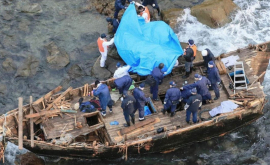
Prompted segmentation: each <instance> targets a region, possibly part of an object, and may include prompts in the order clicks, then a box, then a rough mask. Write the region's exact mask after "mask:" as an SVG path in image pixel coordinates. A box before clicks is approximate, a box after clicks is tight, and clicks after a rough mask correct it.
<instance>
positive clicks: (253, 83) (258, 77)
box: [248, 71, 266, 90]
mask: <svg viewBox="0 0 270 165" xmlns="http://www.w3.org/2000/svg"><path fill="white" fill-rule="evenodd" d="M265 73H266V71H264V72H263V73H262V74H261V75H260V76H259V77H258V78H256V80H255V81H253V83H252V84H251V85H250V86H249V87H248V90H249V89H250V88H251V87H252V86H253V85H254V84H255V83H256V82H257V81H258V80H259V79H260V78H262V77H263V76H264V75H265Z"/></svg>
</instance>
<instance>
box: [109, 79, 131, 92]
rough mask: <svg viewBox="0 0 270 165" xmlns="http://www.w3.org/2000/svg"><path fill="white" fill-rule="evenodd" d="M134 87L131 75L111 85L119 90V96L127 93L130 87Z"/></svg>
mask: <svg viewBox="0 0 270 165" xmlns="http://www.w3.org/2000/svg"><path fill="white" fill-rule="evenodd" d="M131 85H132V78H131V77H130V76H129V75H125V76H123V77H121V78H118V79H115V80H114V83H113V84H112V85H111V88H112V89H113V88H115V87H116V88H117V89H118V90H119V94H124V93H127V92H128V90H129V87H130V86H131Z"/></svg>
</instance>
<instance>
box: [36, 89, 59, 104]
mask: <svg viewBox="0 0 270 165" xmlns="http://www.w3.org/2000/svg"><path fill="white" fill-rule="evenodd" d="M61 90H62V86H58V87H56V88H55V89H53V90H51V91H50V92H49V93H47V94H46V95H44V96H43V97H41V98H39V99H38V100H36V101H35V102H34V103H33V105H37V104H39V103H41V102H42V101H44V100H48V99H49V98H50V97H51V96H52V95H54V94H55V93H57V92H59V91H61Z"/></svg>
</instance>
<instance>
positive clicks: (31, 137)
mask: <svg viewBox="0 0 270 165" xmlns="http://www.w3.org/2000/svg"><path fill="white" fill-rule="evenodd" d="M32 103H33V97H32V96H30V114H33V105H32ZM30 139H31V147H32V148H33V147H34V123H33V118H31V119H30Z"/></svg>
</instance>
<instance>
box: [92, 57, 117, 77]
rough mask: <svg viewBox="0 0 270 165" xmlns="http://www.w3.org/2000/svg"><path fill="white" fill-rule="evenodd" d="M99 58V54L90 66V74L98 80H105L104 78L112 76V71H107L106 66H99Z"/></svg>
mask: <svg viewBox="0 0 270 165" xmlns="http://www.w3.org/2000/svg"><path fill="white" fill-rule="evenodd" d="M100 58H101V56H99V58H98V59H97V60H96V62H95V64H94V66H93V68H92V76H94V77H95V78H97V79H100V80H105V79H108V78H110V77H111V76H112V73H111V72H110V71H108V70H107V69H106V68H101V67H100ZM107 60H108V59H107ZM107 60H106V61H107Z"/></svg>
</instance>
